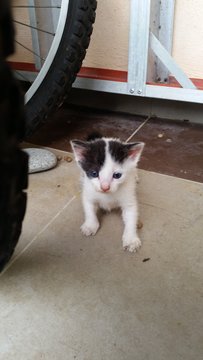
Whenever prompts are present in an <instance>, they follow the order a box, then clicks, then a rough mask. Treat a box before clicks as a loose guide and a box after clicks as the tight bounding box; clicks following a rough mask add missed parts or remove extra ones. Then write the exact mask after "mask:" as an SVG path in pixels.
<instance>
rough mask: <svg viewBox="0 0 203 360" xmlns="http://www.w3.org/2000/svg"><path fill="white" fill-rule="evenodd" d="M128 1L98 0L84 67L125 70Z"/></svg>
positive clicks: (126, 64) (126, 61) (126, 65)
mask: <svg viewBox="0 0 203 360" xmlns="http://www.w3.org/2000/svg"><path fill="white" fill-rule="evenodd" d="M129 13H130V0H99V1H98V8H97V17H96V23H95V25H94V31H93V36H92V39H91V44H90V48H89V49H88V53H87V57H86V59H85V61H84V64H83V65H84V66H91V67H97V68H106V69H114V70H127V68H128V33H129V25H128V22H129V21H128V19H129Z"/></svg>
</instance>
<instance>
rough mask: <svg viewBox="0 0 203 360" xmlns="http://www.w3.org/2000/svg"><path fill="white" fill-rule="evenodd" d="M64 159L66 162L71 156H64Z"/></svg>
mask: <svg viewBox="0 0 203 360" xmlns="http://www.w3.org/2000/svg"><path fill="white" fill-rule="evenodd" d="M64 160H65V161H67V162H71V161H73V159H72V157H70V156H65V157H64Z"/></svg>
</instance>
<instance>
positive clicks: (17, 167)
mask: <svg viewBox="0 0 203 360" xmlns="http://www.w3.org/2000/svg"><path fill="white" fill-rule="evenodd" d="M9 5H10V3H8V2H7V0H5V1H4V2H1V4H0V38H1V40H2V41H1V42H0V46H1V47H0V80H1V84H2V85H3V86H2V87H1V89H0V114H1V121H0V169H1V174H0V271H2V270H3V268H4V267H5V265H6V264H7V262H8V261H9V259H10V258H11V256H12V254H13V252H14V250H15V247H16V244H17V242H18V239H19V236H20V233H21V229H22V221H23V218H24V215H25V211H26V201H27V195H26V192H24V190H25V189H26V188H27V186H28V156H27V154H26V153H24V152H23V151H22V150H21V149H20V148H19V142H20V141H22V138H23V137H24V130H25V114H24V100H23V96H22V93H21V91H20V90H19V86H18V84H17V82H16V80H15V79H14V77H13V74H12V72H11V70H10V68H9V66H8V65H7V64H6V61H5V58H6V57H7V56H8V55H10V54H11V53H12V52H13V40H14V31H13V27H12V21H11V14H10V7H9Z"/></svg>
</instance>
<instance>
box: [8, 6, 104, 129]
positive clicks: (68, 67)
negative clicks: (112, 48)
mask: <svg viewBox="0 0 203 360" xmlns="http://www.w3.org/2000/svg"><path fill="white" fill-rule="evenodd" d="M52 1H53V0H52ZM48 2H49V3H50V1H49V0H43V2H42V1H40V5H39V6H38V7H39V8H40V7H41V8H43V7H44V8H48V7H49V8H50V7H51V5H47V4H48ZM34 3H36V1H35V2H34ZM44 4H45V5H44ZM96 5H97V1H96V0H62V1H61V11H60V16H59V21H58V25H57V29H56V33H55V36H54V39H53V42H52V45H51V48H50V50H49V53H48V55H47V58H46V60H45V62H44V63H43V66H42V68H41V70H40V72H39V74H38V76H37V77H36V79H35V80H34V82H33V84H32V85H31V87H30V88H29V89H28V91H27V93H26V94H25V104H26V136H29V135H31V134H32V133H33V132H34V130H35V129H37V128H38V127H39V125H41V124H42V123H43V122H45V121H46V119H47V117H48V115H49V114H50V112H52V111H53V109H54V108H57V107H58V106H59V105H60V104H61V103H62V102H63V100H64V98H66V97H67V93H68V91H69V90H70V89H71V86H72V83H73V82H74V80H75V78H76V75H77V73H78V71H79V70H80V67H81V65H82V61H83V59H84V57H85V54H86V50H87V48H88V46H89V42H90V36H91V33H92V29H93V23H94V21H95V11H96ZM15 7H19V6H15ZM21 7H22V6H21ZM24 7H25V6H24ZM30 7H31V6H30ZM32 7H35V5H32ZM52 7H53V6H52ZM14 21H15V22H17V23H19V22H18V21H16V20H15V19H14ZM26 26H27V25H26ZM36 29H37V27H36ZM38 30H39V31H42V30H41V29H38ZM52 35H54V34H52Z"/></svg>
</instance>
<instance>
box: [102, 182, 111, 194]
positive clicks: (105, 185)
mask: <svg viewBox="0 0 203 360" xmlns="http://www.w3.org/2000/svg"><path fill="white" fill-rule="evenodd" d="M101 190H102V191H103V192H107V191H109V190H110V185H108V184H101Z"/></svg>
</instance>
